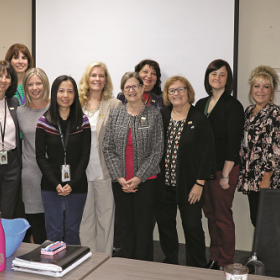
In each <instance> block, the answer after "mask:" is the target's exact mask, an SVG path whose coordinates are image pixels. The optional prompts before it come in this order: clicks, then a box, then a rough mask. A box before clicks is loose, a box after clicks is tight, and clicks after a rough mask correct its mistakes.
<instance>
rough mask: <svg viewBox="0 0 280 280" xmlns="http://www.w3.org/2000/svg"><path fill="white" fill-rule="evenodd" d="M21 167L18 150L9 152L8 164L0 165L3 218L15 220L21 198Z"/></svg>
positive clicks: (0, 202)
mask: <svg viewBox="0 0 280 280" xmlns="http://www.w3.org/2000/svg"><path fill="white" fill-rule="evenodd" d="M20 180H21V166H20V162H19V158H18V154H17V150H16V149H15V150H13V151H11V152H8V164H2V165H0V212H1V218H5V219H13V218H14V217H15V211H16V207H17V202H18V196H19V189H20V188H19V186H20Z"/></svg>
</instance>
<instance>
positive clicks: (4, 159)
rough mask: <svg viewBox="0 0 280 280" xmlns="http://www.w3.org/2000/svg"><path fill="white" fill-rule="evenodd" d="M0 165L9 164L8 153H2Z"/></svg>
mask: <svg viewBox="0 0 280 280" xmlns="http://www.w3.org/2000/svg"><path fill="white" fill-rule="evenodd" d="M0 164H1V165H2V164H8V153H7V151H1V152H0Z"/></svg>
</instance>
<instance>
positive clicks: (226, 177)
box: [221, 174, 229, 179]
mask: <svg viewBox="0 0 280 280" xmlns="http://www.w3.org/2000/svg"><path fill="white" fill-rule="evenodd" d="M221 178H222V179H229V176H224V175H223V174H222V175H221Z"/></svg>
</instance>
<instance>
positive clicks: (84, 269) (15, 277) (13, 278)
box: [0, 243, 109, 280]
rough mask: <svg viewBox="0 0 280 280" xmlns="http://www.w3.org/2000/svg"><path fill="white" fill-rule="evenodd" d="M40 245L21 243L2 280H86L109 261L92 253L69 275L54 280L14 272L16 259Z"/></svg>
mask: <svg viewBox="0 0 280 280" xmlns="http://www.w3.org/2000/svg"><path fill="white" fill-rule="evenodd" d="M36 247H38V245H35V244H29V243H21V245H20V246H19V248H18V249H17V250H16V252H15V253H14V254H13V255H12V256H11V257H9V258H7V259H6V270H5V271H3V272H0V279H1V280H6V279H8V280H29V279H47V280H51V279H63V280H77V279H84V278H85V277H86V276H88V275H89V274H90V273H91V272H92V271H94V270H95V269H96V268H98V267H99V266H100V265H102V264H103V263H104V262H106V261H107V260H108V259H109V256H108V255H106V254H103V253H92V256H91V257H89V258H88V259H87V260H86V261H84V262H83V263H81V264H80V265H79V266H78V267H76V268H74V269H73V270H71V271H70V272H68V273H67V274H65V275H64V276H63V277H62V278H54V277H49V276H44V275H37V274H32V273H25V272H18V271H17V272H14V271H13V270H12V268H11V267H12V261H13V260H14V257H17V256H21V255H24V254H26V253H28V252H29V251H31V250H33V249H35V248H36Z"/></svg>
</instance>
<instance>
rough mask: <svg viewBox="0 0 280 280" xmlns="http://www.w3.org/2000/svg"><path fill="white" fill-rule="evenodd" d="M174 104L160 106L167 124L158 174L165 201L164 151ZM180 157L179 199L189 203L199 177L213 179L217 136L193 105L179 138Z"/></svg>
mask: <svg viewBox="0 0 280 280" xmlns="http://www.w3.org/2000/svg"><path fill="white" fill-rule="evenodd" d="M171 111H172V107H171V106H170V107H166V108H163V109H161V114H162V119H163V128H164V137H165V138H164V146H165V147H164V155H163V157H162V160H161V163H160V168H161V173H160V174H159V175H158V184H157V185H158V199H159V200H163V201H165V187H164V186H165V167H164V161H165V154H166V143H167V139H166V138H167V137H166V135H167V129H168V125H169V121H170V117H171ZM177 159H178V161H177V182H178V183H177V203H178V204H179V203H180V204H187V203H188V194H189V192H190V190H191V189H192V187H193V186H194V184H195V181H196V180H199V179H200V180H210V179H213V178H214V176H215V173H216V168H215V150H214V137H213V133H212V129H211V125H210V123H209V121H208V119H207V118H206V117H205V116H204V115H203V114H202V113H200V112H199V111H198V110H197V109H196V108H194V107H193V106H191V108H190V110H189V113H188V116H187V119H186V122H185V125H184V128H183V131H182V134H181V138H180V141H179V149H178V158H177Z"/></svg>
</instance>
